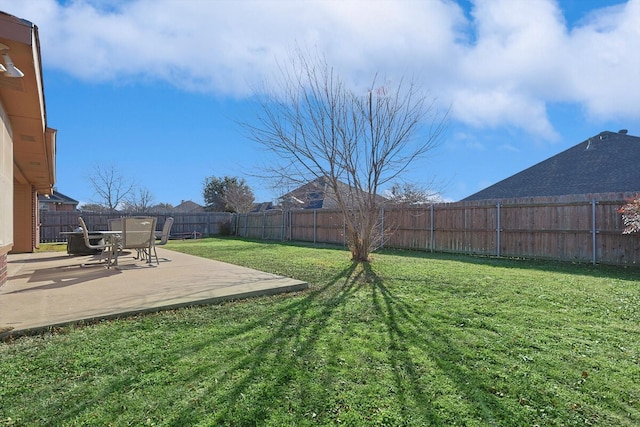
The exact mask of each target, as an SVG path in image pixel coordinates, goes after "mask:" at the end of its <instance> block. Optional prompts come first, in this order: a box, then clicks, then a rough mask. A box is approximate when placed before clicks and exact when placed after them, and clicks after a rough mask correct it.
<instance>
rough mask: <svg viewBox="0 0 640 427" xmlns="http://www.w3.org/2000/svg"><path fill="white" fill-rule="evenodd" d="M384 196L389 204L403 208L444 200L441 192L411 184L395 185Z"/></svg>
mask: <svg viewBox="0 0 640 427" xmlns="http://www.w3.org/2000/svg"><path fill="white" fill-rule="evenodd" d="M384 196H385V197H386V199H387V203H389V204H392V205H402V206H412V205H423V204H426V203H435V202H438V201H440V200H442V199H441V197H440V192H439V191H436V190H433V189H431V188H427V187H422V186H420V185H418V184H415V183H411V182H403V183H395V184H393V185H392V186H391V188H390V189H389V190H388V191H387V192H385V194H384Z"/></svg>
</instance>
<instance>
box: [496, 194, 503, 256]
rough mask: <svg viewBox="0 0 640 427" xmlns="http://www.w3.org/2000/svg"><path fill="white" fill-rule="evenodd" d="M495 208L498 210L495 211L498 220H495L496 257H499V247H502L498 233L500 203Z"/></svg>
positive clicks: (499, 229) (499, 227) (499, 228)
mask: <svg viewBox="0 0 640 427" xmlns="http://www.w3.org/2000/svg"><path fill="white" fill-rule="evenodd" d="M496 207H497V208H498V211H497V215H498V219H497V221H496V222H497V228H496V233H497V236H496V256H498V257H499V256H500V246H501V245H502V243H501V242H500V232H501V231H502V230H501V228H502V225H501V224H500V202H498V204H497V205H496Z"/></svg>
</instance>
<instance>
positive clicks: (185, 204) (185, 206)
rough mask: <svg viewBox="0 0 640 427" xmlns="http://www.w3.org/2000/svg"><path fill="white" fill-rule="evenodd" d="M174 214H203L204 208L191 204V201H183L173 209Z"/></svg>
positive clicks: (194, 203)
mask: <svg viewBox="0 0 640 427" xmlns="http://www.w3.org/2000/svg"><path fill="white" fill-rule="evenodd" d="M174 211H175V212H187V213H189V212H204V207H203V206H201V205H199V204H197V203H196V202H192V201H191V200H183V201H182V203H180V204H179V205H178V206H176V207H175V208H174Z"/></svg>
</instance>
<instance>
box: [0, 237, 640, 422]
mask: <svg viewBox="0 0 640 427" xmlns="http://www.w3.org/2000/svg"><path fill="white" fill-rule="evenodd" d="M167 247H168V248H169V249H174V250H178V251H182V252H187V253H192V254H196V255H200V256H204V257H208V258H215V259H219V260H222V261H228V262H233V263H236V264H241V265H246V266H248V267H252V268H257V269H260V270H264V271H269V272H274V273H278V274H283V275H287V276H290V277H294V278H297V279H302V280H305V281H308V282H309V283H310V285H311V286H310V289H309V290H308V291H305V292H301V293H297V294H286V295H278V296H273V297H264V298H258V299H251V300H244V301H236V302H229V303H225V304H222V305H216V306H209V307H198V308H187V309H181V310H175V311H170V312H163V313H157V314H153V315H145V316H140V317H133V318H128V319H123V320H117V321H109V322H104V323H100V324H95V325H91V326H86V327H69V328H64V329H60V330H57V331H56V332H55V333H54V334H45V335H39V336H33V337H22V338H19V339H17V340H15V341H13V342H6V343H2V344H0V425H52V426H54V425H55V426H60V425H116V426H121V425H173V426H187V425H233V426H251V425H272V426H283V425H289V426H304V425H353V426H363V425H380V426H382V425H384V426H401V425H411V426H427V425H434V426H453V425H459V426H492V425H496V426H534V425H540V426H550V425H551V426H554V425H558V426H560V425H562V426H568V425H576V426H578V425H579V426H584V425H602V426H635V425H640V289H639V286H638V285H639V283H640V270H639V269H629V268H620V267H618V268H612V267H603V266H598V267H594V266H590V265H572V264H568V263H552V262H534V261H518V260H503V259H494V258H476V257H464V256H454V255H443V254H426V253H418V252H406V251H386V252H383V253H378V254H374V257H373V262H372V263H371V264H370V265H359V264H353V263H352V262H351V261H350V260H349V255H348V253H347V252H346V251H344V250H342V249H340V248H332V247H320V248H314V247H311V246H305V245H292V244H291V245H290V244H276V243H274V244H266V243H258V242H251V241H243V240H236V239H204V240H198V241H185V242H170V243H169V245H168V246H167Z"/></svg>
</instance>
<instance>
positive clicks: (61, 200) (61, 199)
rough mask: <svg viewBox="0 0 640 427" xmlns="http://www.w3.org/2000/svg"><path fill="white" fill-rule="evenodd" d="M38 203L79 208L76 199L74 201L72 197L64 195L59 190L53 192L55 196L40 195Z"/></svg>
mask: <svg viewBox="0 0 640 427" xmlns="http://www.w3.org/2000/svg"><path fill="white" fill-rule="evenodd" d="M38 202H40V203H56V204H61V205H74V206H77V205H78V203H80V202H78V201H77V200H76V199H72V198H71V197H69V196H67V195H65V194H62V193H61V192H59V191H58V190H55V189H54V190H53V194H51V195H50V196H48V197H47V196H45V195H43V194H38Z"/></svg>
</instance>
